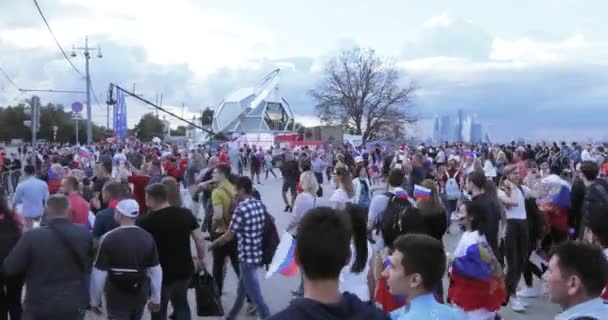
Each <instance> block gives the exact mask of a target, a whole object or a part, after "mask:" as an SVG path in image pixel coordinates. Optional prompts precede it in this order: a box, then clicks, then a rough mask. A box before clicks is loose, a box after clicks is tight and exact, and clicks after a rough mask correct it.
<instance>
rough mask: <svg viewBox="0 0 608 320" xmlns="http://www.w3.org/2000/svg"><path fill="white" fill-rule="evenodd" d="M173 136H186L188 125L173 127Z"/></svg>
mask: <svg viewBox="0 0 608 320" xmlns="http://www.w3.org/2000/svg"><path fill="white" fill-rule="evenodd" d="M171 135H172V136H185V135H186V127H184V126H178V127H177V129H175V130H173V129H171Z"/></svg>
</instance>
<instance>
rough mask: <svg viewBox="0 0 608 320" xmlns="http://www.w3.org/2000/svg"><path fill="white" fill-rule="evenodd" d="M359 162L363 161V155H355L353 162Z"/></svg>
mask: <svg viewBox="0 0 608 320" xmlns="http://www.w3.org/2000/svg"><path fill="white" fill-rule="evenodd" d="M359 162H363V157H362V156H356V157H355V163H359Z"/></svg>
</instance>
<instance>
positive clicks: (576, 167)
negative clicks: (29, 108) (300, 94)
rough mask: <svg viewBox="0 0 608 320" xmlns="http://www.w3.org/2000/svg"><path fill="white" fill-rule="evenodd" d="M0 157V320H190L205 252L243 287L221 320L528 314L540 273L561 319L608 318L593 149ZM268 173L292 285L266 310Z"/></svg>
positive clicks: (601, 187) (97, 151) (136, 147)
mask: <svg viewBox="0 0 608 320" xmlns="http://www.w3.org/2000/svg"><path fill="white" fill-rule="evenodd" d="M0 157H1V158H2V159H1V163H2V164H3V166H2V172H3V173H6V172H9V173H11V175H10V177H13V175H12V173H13V172H19V174H18V175H17V177H18V179H17V181H14V182H13V181H12V180H13V178H9V179H7V181H6V182H5V181H4V179H3V181H2V184H3V186H2V187H0V261H2V268H1V270H0V319H7V317H8V316H10V319H45V320H46V319H51V320H52V319H68V320H69V319H83V317H84V315H85V313H86V312H94V313H96V314H98V315H101V314H103V315H105V316H107V318H108V319H140V318H141V317H142V315H143V314H144V312H145V309H146V308H148V309H149V311H150V313H151V317H152V319H167V317H171V318H172V319H177V320H185V319H190V318H191V309H190V304H189V301H188V296H187V292H188V289H189V286H190V285H191V282H192V278H193V275H195V274H197V273H199V272H206V271H207V268H208V267H207V265H206V262H205V260H212V263H211V272H210V274H211V275H212V277H213V279H214V282H215V286H216V287H217V289H218V292H219V293H220V294H221V293H222V292H225V291H226V288H225V286H224V277H225V273H226V260H227V258H228V259H229V260H230V264H231V266H232V268H233V269H234V271H235V273H236V274H237V276H238V278H239V281H238V286H237V288H236V292H237V296H236V301H235V302H234V304H233V306H232V308H231V309H230V310H228V312H227V313H226V319H237V318H239V317H240V314H241V309H242V308H243V307H244V306H245V305H246V313H247V314H249V315H257V316H258V317H259V318H261V319H398V320H408V319H480V320H486V319H488V320H493V319H500V318H501V315H500V313H501V309H502V308H503V307H505V306H509V307H510V308H511V309H512V310H513V311H515V312H526V308H527V305H528V304H529V303H530V302H533V300H530V299H532V298H535V297H539V296H541V295H542V294H543V292H542V291H541V290H540V289H539V288H540V287H541V286H540V285H539V284H538V283H537V284H536V285H534V281H535V280H534V279H535V277H536V278H537V280H536V281H537V282H538V281H543V282H544V283H546V286H547V292H546V294H548V296H549V298H550V300H551V301H553V302H555V303H557V304H559V305H560V306H561V307H562V308H563V312H561V313H560V314H558V315H557V316H556V319H560V320H562V319H597V320H599V319H604V318H602V317H605V314H606V311H608V305H607V304H605V303H604V302H603V301H604V300H603V299H608V292H606V291H605V289H604V288H605V285H606V283H608V262H607V261H606V259H607V257H608V182H606V180H605V177H606V176H608V156H607V155H606V149H605V148H604V146H600V145H597V146H593V145H585V146H580V145H578V144H576V143H573V144H566V143H561V144H558V143H553V144H544V143H543V144H538V145H536V146H532V145H523V144H517V143H512V144H508V145H489V144H479V145H468V144H444V145H440V146H425V145H421V146H416V147H411V146H407V145H401V146H397V145H390V144H385V143H374V144H370V145H366V146H353V145H352V144H350V143H347V144H345V145H339V146H331V145H325V146H312V147H308V146H304V147H298V148H290V147H280V146H276V147H269V148H262V147H256V146H248V145H238V144H236V143H226V144H223V145H221V146H220V147H218V148H211V147H208V146H207V147H205V146H193V147H187V146H184V145H162V144H156V143H148V144H127V145H124V144H122V145H101V144H99V145H95V146H91V147H84V146H69V145H60V144H44V145H38V146H36V148H35V149H34V148H32V147H31V146H23V147H20V148H19V149H18V150H17V152H16V153H13V154H11V155H7V154H6V151H5V150H4V149H2V150H0ZM275 168H278V169H279V171H280V173H281V177H280V178H281V179H282V186H281V193H282V200H283V203H284V205H285V207H284V211H285V212H286V213H285V214H288V215H289V217H290V218H289V220H290V221H289V223H288V224H287V227H286V231H287V232H289V233H290V234H292V236H293V238H294V239H295V250H294V253H293V255H294V258H295V261H296V264H297V266H298V267H299V270H300V273H301V281H300V285H299V286H298V287H297V288H294V291H293V292H292V293H293V295H294V300H293V302H292V303H291V304H290V305H289V306H287V307H286V308H285V309H284V310H283V311H280V312H276V311H278V310H272V311H275V312H276V313H275V314H274V315H272V312H271V310H270V309H269V307H268V301H267V298H266V297H265V296H264V294H263V290H262V288H261V286H260V281H259V279H258V273H257V270H258V269H259V268H261V267H262V266H263V264H265V263H266V262H265V261H264V260H265V259H264V258H265V257H264V254H265V245H266V244H265V243H264V239H265V238H264V236H265V232H266V226H267V225H268V224H269V222H272V221H273V217H272V214H275V215H276V214H279V213H276V212H269V210H268V209H267V206H266V204H267V203H269V202H268V201H275V200H274V199H276V198H275V197H267V198H266V199H262V196H263V195H262V194H260V192H258V190H257V189H256V187H255V186H256V184H257V185H261V184H262V183H265V182H266V181H267V180H268V179H269V173H270V174H271V175H273V176H274V177H273V178H271V179H278V178H279V177H277V175H276V174H275V172H274V169H275ZM246 173H248V176H245V174H246ZM263 173H265V175H264V174H263ZM261 176H263V177H261ZM262 178H264V179H262ZM262 181H264V182H262ZM328 190H333V191H332V192H331V194H324V193H327V192H326V191H328ZM378 191H379V192H378ZM321 198H327V199H328V201H329V203H328V205H327V206H326V204H327V203H325V202H323V201H322V199H321ZM271 199H272V200H271ZM446 234H450V235H451V236H454V237H456V236H457V237H459V240H458V243H457V245H456V247H455V249H454V250H453V251H450V252H448V250H446V246H445V245H444V242H445V239H446ZM191 244H194V248H191ZM193 249H194V250H193ZM207 252H210V253H211V256H212V258H211V259H208V258H207V259H206V254H207ZM446 275H447V279H449V281H448V284H447V286H445V284H444V282H443V280H444V278H446ZM522 278H523V280H524V281H523V284H520V282H521V280H522ZM24 287H25V288H26V290H25V299H24V300H23V301H22V299H21V296H22V291H23V288H24ZM602 295H603V296H604V297H603V298H602ZM102 297H103V298H104V299H102ZM169 305H170V306H171V307H170V308H169ZM170 310H172V312H169V311H170Z"/></svg>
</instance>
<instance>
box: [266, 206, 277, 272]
mask: <svg viewBox="0 0 608 320" xmlns="http://www.w3.org/2000/svg"><path fill="white" fill-rule="evenodd" d="M280 241H281V239H280V237H279V231H278V229H277V226H276V225H275V223H274V217H273V216H271V215H270V213H268V210H266V208H264V230H263V231H262V266H264V267H265V268H266V270H268V266H269V265H270V264H271V263H272V258H273V257H274V253H275V252H276V251H277V247H278V246H279V242H280Z"/></svg>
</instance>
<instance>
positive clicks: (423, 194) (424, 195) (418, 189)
mask: <svg viewBox="0 0 608 320" xmlns="http://www.w3.org/2000/svg"><path fill="white" fill-rule="evenodd" d="M414 198H416V199H417V200H420V199H427V200H428V199H430V198H431V189H428V188H425V187H423V186H419V185H417V184H416V185H414Z"/></svg>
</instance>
